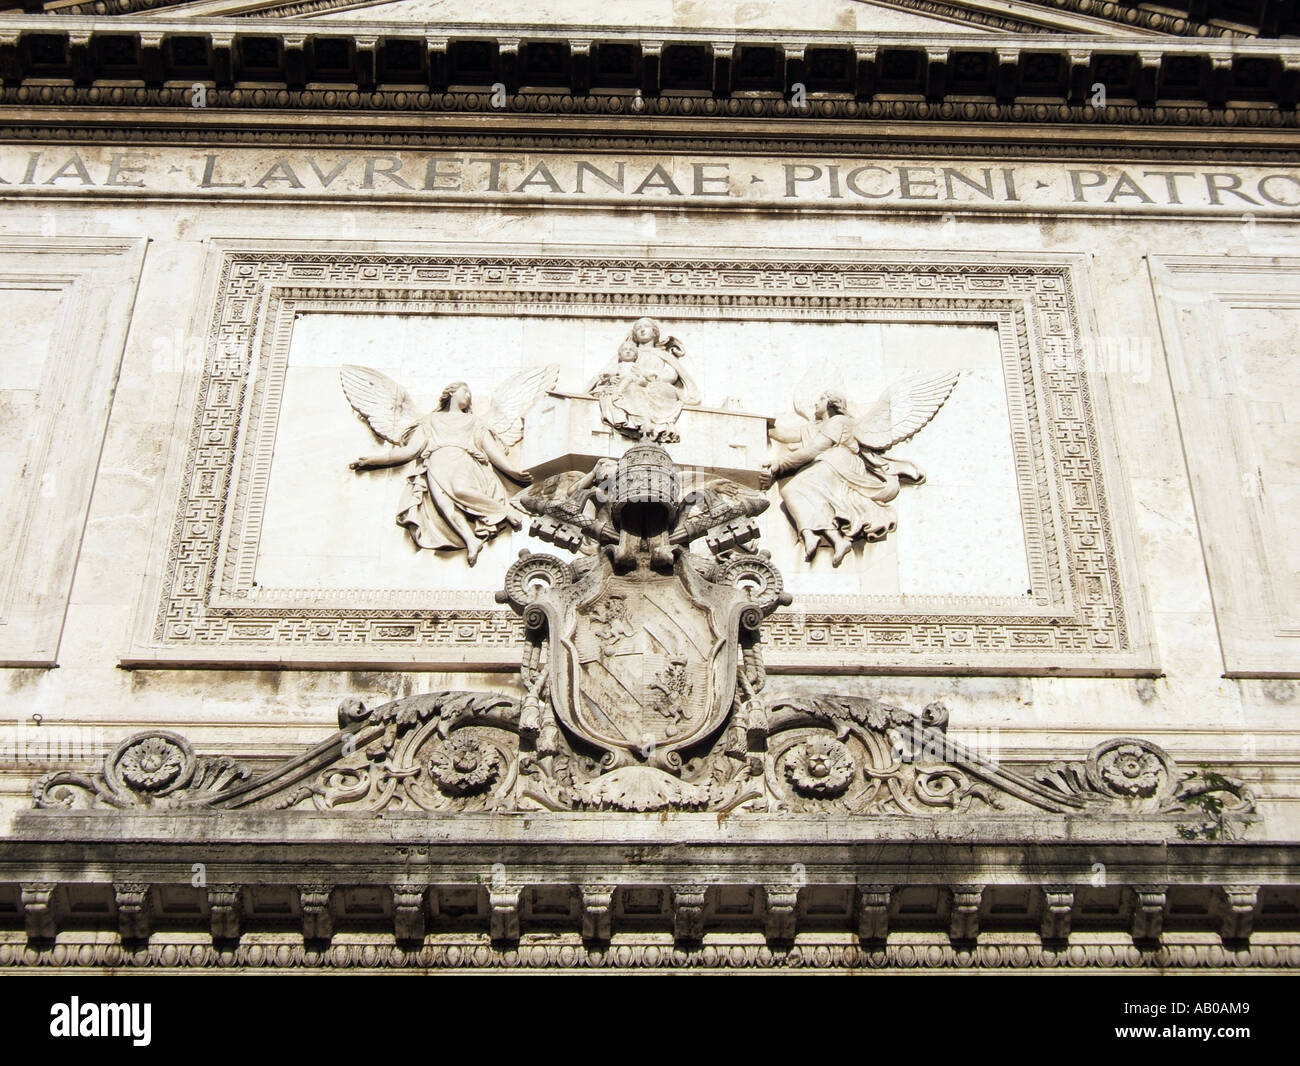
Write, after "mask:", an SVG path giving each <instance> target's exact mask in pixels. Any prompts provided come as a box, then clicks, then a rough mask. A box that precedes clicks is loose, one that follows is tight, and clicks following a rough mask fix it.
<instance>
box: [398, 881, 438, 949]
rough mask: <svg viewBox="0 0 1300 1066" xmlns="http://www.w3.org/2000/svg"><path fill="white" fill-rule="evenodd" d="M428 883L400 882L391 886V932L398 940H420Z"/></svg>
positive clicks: (423, 923)
mask: <svg viewBox="0 0 1300 1066" xmlns="http://www.w3.org/2000/svg"><path fill="white" fill-rule="evenodd" d="M428 891H429V886H428V885H421V884H400V885H394V886H393V934H394V935H395V936H396V937H397V939H398V940H399V941H403V942H422V941H423V940H424V933H425V927H426V924H427V921H426V914H427V913H428V906H427V903H426V899H425V897H426V895H427V893H428Z"/></svg>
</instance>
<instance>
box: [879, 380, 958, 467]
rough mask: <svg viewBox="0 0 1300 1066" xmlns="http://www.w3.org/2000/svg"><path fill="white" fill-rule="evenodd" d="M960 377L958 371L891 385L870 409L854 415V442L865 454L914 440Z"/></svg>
mask: <svg viewBox="0 0 1300 1066" xmlns="http://www.w3.org/2000/svg"><path fill="white" fill-rule="evenodd" d="M960 376H961V372H960V371H953V372H952V373H951V374H937V375H935V376H933V377H920V376H913V377H906V378H903V379H902V380H901V381H897V382H895V383H894V384H893V385H891V386H890V387H889V388H888V389H887V390H886V391H885V394H884V395H883V396H881V397H880V399H878V400H877V401H876V402H875V403H874V404H873V405H872V406H871V408H870V409H868V410H867V411H865V412H863V413H862V414H856V413H855V415H854V419H853V423H854V432H855V434H856V435H857V438H858V443H859V444H861V445H862V446H863V447H864V448H866V449H868V450H869V451H873V452H884V451H888V450H889V449H890V448H892V447H893V446H894V445H895V444H902V443H903V441H905V440H907V439H909V438H910V437H914V436H915V435H916V434H917V433H919V432H920V431H921V430H922V429H923V428H924V427H925V426H926V425H927V424H928V423H929V421H930V419H932V418H933V417H934V416H935V415H936V414H938V413H939V408H940V407H942V406H943V405H944V402H945V401H946V400H947V399H948V395H949V393H951V392H952V390H953V389H954V388H955V387H956V385H957V379H958V378H959V377H960Z"/></svg>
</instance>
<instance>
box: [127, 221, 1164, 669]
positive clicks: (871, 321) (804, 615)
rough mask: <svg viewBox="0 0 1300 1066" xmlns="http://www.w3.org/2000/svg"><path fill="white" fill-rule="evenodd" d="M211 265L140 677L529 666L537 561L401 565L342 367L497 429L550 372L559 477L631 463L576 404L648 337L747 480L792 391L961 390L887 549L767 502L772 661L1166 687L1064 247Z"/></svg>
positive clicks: (370, 439)
mask: <svg viewBox="0 0 1300 1066" xmlns="http://www.w3.org/2000/svg"><path fill="white" fill-rule="evenodd" d="M217 254H218V255H219V256H220V262H219V264H218V267H217V269H216V270H215V272H214V276H215V277H216V279H217V280H216V290H217V291H216V292H215V293H214V294H213V298H214V316H213V322H212V331H211V337H210V346H209V353H208V366H207V370H206V371H205V373H204V375H203V379H202V381H201V382H199V384H198V394H197V396H196V411H195V423H194V428H193V431H192V432H191V433H190V434H189V437H188V439H189V442H190V444H189V454H188V455H187V457H186V463H185V473H184V481H183V484H182V485H181V489H180V492H181V499H180V502H179V508H178V512H177V515H176V519H175V523H174V526H173V533H172V538H171V549H170V551H169V552H168V558H167V559H166V560H165V561H163V563H162V564H161V566H160V570H161V571H162V584H161V587H160V588H159V589H158V590H157V598H156V603H157V610H156V612H155V613H154V614H153V616H152V618H151V619H150V624H149V626H148V629H147V631H146V632H142V633H141V634H140V638H139V640H138V642H137V647H136V649H135V650H134V651H133V653H132V656H131V659H132V661H133V662H138V663H165V662H177V663H193V662H222V663H226V662H242V661H247V662H250V663H258V662H266V661H275V662H284V663H292V664H300V665H311V664H313V663H316V662H321V663H324V662H331V663H338V662H340V661H342V662H344V663H356V664H371V665H381V664H387V665H404V666H417V667H418V666H420V665H424V664H427V665H429V666H430V667H437V668H446V667H447V666H449V665H455V664H458V663H465V664H470V665H474V666H482V667H488V668H493V667H496V666H501V667H507V668H508V667H509V666H511V665H513V663H514V662H516V661H517V659H516V655H517V651H516V648H517V645H518V640H519V635H518V632H517V631H516V629H515V625H514V622H513V620H512V619H511V618H510V617H509V616H507V615H506V614H505V613H504V612H503V611H501V610H500V609H498V608H496V606H495V604H494V602H493V600H492V593H493V591H495V589H496V588H498V587H499V583H500V575H501V574H502V573H503V571H504V569H505V567H506V566H508V565H509V563H510V562H511V561H512V560H513V559H514V558H515V557H516V555H517V553H518V552H519V550H520V549H521V548H529V549H531V550H543V549H544V548H545V545H543V544H542V543H541V542H539V541H536V540H534V539H533V538H531V537H529V536H528V535H527V531H526V529H525V530H524V531H521V532H513V531H510V530H508V529H505V528H504V527H503V531H502V532H501V533H500V535H496V536H493V537H492V538H491V539H490V540H488V541H487V542H486V543H485V545H484V547H483V550H482V552H481V554H480V555H479V557H478V559H477V561H476V564H475V565H474V566H472V567H471V566H468V565H467V564H466V558H465V553H464V552H463V551H461V552H455V551H446V552H444V551H422V550H419V549H418V548H416V547H415V545H414V543H412V541H411V539H410V538H409V537H408V536H407V535H406V532H405V531H404V530H403V529H402V527H401V526H399V525H398V524H397V523H396V522H395V521H394V519H395V517H396V515H397V513H398V512H399V510H400V509H401V508H400V505H401V501H402V498H403V493H404V491H405V486H406V482H407V478H408V476H409V475H410V474H411V467H410V466H406V467H403V466H395V467H390V468H387V469H384V470H364V471H355V470H352V469H349V463H350V462H351V461H353V460H354V459H355V458H356V457H357V456H359V455H361V454H362V453H365V452H373V451H374V450H375V447H376V440H375V437H374V435H372V434H371V432H370V430H369V428H368V426H367V425H366V424H365V423H364V422H362V421H361V420H360V419H358V417H357V415H356V414H355V413H354V411H353V410H352V407H351V406H349V403H348V400H347V399H346V398H345V396H344V394H343V391H342V389H341V388H340V381H339V375H340V369H341V368H342V367H343V366H345V365H360V366H363V367H368V368H372V369H373V370H374V371H378V372H379V373H380V374H382V375H383V376H384V377H385V378H386V379H389V380H391V381H393V382H400V383H401V386H402V387H404V388H405V389H406V390H409V393H410V394H411V398H412V403H414V404H415V405H416V406H421V405H422V409H424V410H428V409H430V408H431V407H432V406H433V405H434V404H435V403H436V401H437V400H438V397H439V394H440V392H441V391H442V390H443V389H444V386H446V385H447V384H448V383H450V382H453V381H464V382H466V383H467V385H468V387H469V389H470V391H471V392H472V393H473V396H474V397H475V399H474V404H475V405H476V408H475V409H476V410H482V407H483V405H487V404H489V403H490V402H491V399H490V398H491V396H492V395H493V390H494V389H496V388H498V387H500V384H501V382H502V381H503V380H506V379H508V378H509V376H510V375H512V374H514V373H516V372H518V371H519V370H521V369H522V368H527V367H539V366H547V365H551V366H555V367H556V368H558V373H557V376H556V378H555V381H554V385H553V387H552V388H551V389H550V390H549V391H548V393H547V395H546V396H545V397H543V398H542V399H541V400H539V401H538V402H537V403H536V404H534V405H533V407H532V408H530V414H529V415H526V416H525V418H524V426H525V429H524V438H525V439H524V440H523V441H522V442H521V443H520V445H519V446H518V448H517V449H516V454H517V457H518V458H519V459H520V460H521V462H520V465H524V466H528V467H529V468H530V469H534V470H538V471H539V472H540V471H546V472H550V471H552V470H554V469H560V468H562V467H563V465H564V462H566V461H569V462H570V465H575V464H576V465H581V463H582V462H586V461H587V460H585V459H582V456H591V455H603V454H615V455H616V454H618V451H619V450H620V449H621V447H623V446H625V445H626V443H627V442H626V441H621V438H618V437H617V435H616V434H613V433H612V432H610V431H609V429H608V427H606V426H602V425H601V424H600V421H599V418H598V417H597V418H594V419H590V418H589V419H588V420H589V421H591V422H592V424H591V425H590V426H587V425H586V424H585V423H581V424H579V423H580V422H581V419H580V418H579V416H578V413H580V412H582V411H586V410H587V409H588V407H590V408H594V407H595V404H594V403H593V402H592V401H591V400H585V399H582V398H581V397H582V395H583V394H584V392H585V390H586V387H587V384H588V383H589V382H590V381H591V380H592V377H593V375H596V374H598V373H599V372H600V371H601V369H602V367H605V366H606V365H607V364H609V363H610V362H611V359H612V358H613V357H614V355H615V352H616V351H617V349H618V348H619V345H620V342H621V341H623V340H624V338H625V337H626V335H627V333H628V330H629V327H630V325H631V323H632V322H633V321H634V320H635V319H637V318H639V317H641V316H652V317H654V318H655V319H657V320H658V321H659V322H661V323H662V325H663V329H664V330H665V331H668V332H671V334H672V335H674V336H675V337H676V338H678V339H679V340H680V343H681V346H682V349H683V351H684V355H683V356H682V360H683V361H682V365H683V366H685V367H689V370H690V373H691V375H692V376H693V377H694V380H695V382H696V384H697V385H698V389H699V393H700V396H701V399H700V402H699V404H698V405H695V406H693V407H688V408H687V409H686V410H685V411H683V413H682V417H681V424H680V426H679V429H680V431H681V438H682V439H681V441H680V442H679V443H672V444H669V445H668V447H669V450H670V452H672V453H673V455H674V458H675V459H676V460H677V461H678V462H679V463H680V464H682V465H683V466H690V465H691V464H698V465H699V466H700V467H701V468H713V469H724V468H725V469H727V470H728V471H729V473H730V476H734V477H736V478H737V479H738V480H742V481H749V483H751V484H755V483H757V479H758V476H759V470H760V467H761V465H762V464H763V463H764V462H769V461H770V459H771V454H770V453H769V454H767V455H763V454H761V453H763V452H764V448H765V439H764V438H765V436H766V430H767V427H770V426H772V425H773V424H779V423H780V420H781V419H783V418H785V419H788V418H789V417H791V416H792V415H793V405H794V401H795V398H796V397H798V396H800V395H803V396H808V395H812V394H813V393H815V392H819V391H824V390H828V389H829V390H834V391H837V392H840V393H843V394H844V395H845V396H846V397H848V398H849V400H850V402H851V403H853V404H856V405H859V406H861V407H868V406H870V405H871V403H872V402H873V401H874V400H876V399H877V397H878V396H880V395H881V394H882V393H883V392H884V391H885V390H886V389H887V388H888V387H889V386H890V385H892V384H895V383H896V382H898V381H900V380H904V379H907V378H908V377H909V375H911V376H915V375H918V374H922V375H936V374H945V373H953V372H955V373H957V374H958V380H957V385H956V386H955V388H953V390H952V392H951V395H950V396H949V397H948V399H947V401H946V402H945V403H944V404H943V406H942V409H941V410H939V411H938V413H937V414H935V415H934V416H933V419H932V421H931V422H930V423H929V424H928V425H926V426H925V428H924V429H923V430H922V431H921V432H919V433H917V434H916V435H915V436H914V437H912V438H911V439H910V440H908V441H907V442H906V443H904V444H900V445H899V446H898V447H897V449H896V451H895V452H892V453H891V454H893V455H896V456H897V457H901V458H902V459H904V460H907V461H910V462H912V463H915V464H916V466H917V467H919V468H920V469H922V470H923V471H924V473H925V481H924V483H923V484H920V485H906V486H905V487H904V488H903V489H902V491H901V492H900V493H899V497H898V500H897V503H896V516H897V529H896V531H894V532H892V533H891V534H890V535H888V536H886V537H884V538H883V539H881V540H878V541H874V542H866V541H862V540H859V541H857V542H856V543H855V544H854V547H853V551H852V553H851V554H849V555H847V556H845V557H844V558H843V559H842V562H841V565H838V566H836V565H833V562H832V559H831V553H830V552H829V551H821V552H818V553H816V554H815V556H814V557H813V559H812V560H811V561H808V560H806V559H805V558H804V552H803V551H802V550H801V546H800V543H799V538H798V536H797V533H796V530H795V528H794V525H793V524H792V522H791V516H790V515H789V513H788V511H787V509H785V508H783V507H782V505H781V497H780V495H779V492H778V489H777V488H776V487H773V488H772V489H771V490H770V496H771V499H772V501H773V504H772V506H770V507H769V509H768V511H767V512H766V514H764V515H763V516H762V518H761V520H760V525H761V526H762V532H763V539H762V543H763V545H764V547H766V548H767V549H768V550H770V551H771V552H772V553H773V560H774V562H776V563H777V565H779V566H780V567H781V569H782V571H783V573H784V574H785V576H786V582H787V587H788V588H789V589H790V590H791V591H792V592H793V593H794V594H795V597H796V604H795V606H794V607H793V608H791V609H790V610H789V611H786V612H782V614H780V615H778V616H777V617H775V618H773V620H772V621H771V622H770V623H769V635H768V640H769V642H770V644H771V647H770V649H769V653H768V662H769V665H770V667H771V668H773V669H778V670H780V669H803V668H809V669H834V670H854V669H868V668H871V669H886V670H887V669H894V670H907V671H911V670H919V671H925V670H927V669H951V668H954V667H962V668H968V669H977V670H978V669H987V670H989V671H990V672H993V671H999V672H1005V671H1007V670H1026V671H1029V672H1039V671H1053V672H1055V671H1060V670H1066V671H1074V672H1081V673H1093V672H1117V671H1118V672H1126V671H1130V670H1135V669H1143V668H1147V669H1149V667H1150V663H1149V649H1148V648H1146V646H1145V644H1144V637H1143V633H1144V628H1143V622H1142V609H1141V605H1140V602H1139V601H1140V596H1139V595H1137V594H1136V586H1135V585H1134V584H1133V582H1132V578H1131V576H1129V571H1128V569H1127V568H1128V566H1129V565H1130V563H1129V561H1128V560H1129V555H1128V554H1127V553H1126V550H1125V549H1124V548H1123V542H1124V538H1125V537H1126V535H1127V533H1126V524H1125V522H1126V520H1124V519H1123V518H1122V516H1123V514H1124V513H1125V512H1124V504H1123V499H1122V493H1121V495H1120V496H1119V497H1118V498H1117V497H1116V495H1115V493H1116V492H1117V491H1118V490H1119V484H1118V482H1117V480H1114V479H1113V475H1112V474H1110V473H1109V463H1110V461H1111V460H1110V458H1109V457H1108V455H1107V448H1108V447H1109V438H1108V430H1107V423H1106V414H1105V400H1104V396H1103V395H1100V394H1099V393H1098V389H1099V388H1100V383H1099V382H1097V381H1092V380H1089V377H1088V375H1087V373H1086V371H1085V370H1083V369H1080V368H1079V367H1077V366H1075V365H1074V363H1072V362H1071V361H1070V360H1069V359H1068V358H1065V357H1063V354H1062V353H1067V352H1069V351H1072V350H1077V348H1078V346H1079V345H1080V344H1081V341H1080V337H1081V335H1082V332H1083V331H1085V330H1086V329H1087V324H1086V322H1087V308H1086V304H1085V302H1084V300H1083V298H1082V297H1081V295H1080V293H1081V291H1082V290H1085V289H1086V285H1085V284H1083V283H1082V280H1081V279H1082V277H1083V276H1082V274H1081V271H1082V266H1081V261H1080V260H1078V259H1076V258H1074V257H1070V256H1040V257H1030V258H1026V257H1025V256H1022V255H1006V256H989V257H986V258H984V259H981V260H980V261H978V262H976V261H971V262H960V261H958V262H953V261H952V260H951V259H948V260H946V261H944V262H939V261H934V260H930V259H927V258H925V257H923V256H918V257H906V256H904V257H900V256H898V255H896V254H891V255H890V256H888V257H880V258H873V257H871V256H869V255H865V254H864V255H858V256H847V255H843V253H837V254H838V255H839V256H840V257H839V258H835V257H832V258H831V259H830V261H822V259H821V257H820V256H819V257H818V261H816V262H813V261H808V260H807V259H802V258H799V257H797V256H796V255H795V254H794V253H790V254H789V256H788V257H781V256H779V255H776V254H769V255H768V256H765V257H762V258H755V257H754V256H753V254H752V252H749V253H725V254H724V253H718V254H716V255H713V256H707V257H706V256H692V257H689V258H682V257H680V256H672V257H667V256H665V257H661V258H656V257H655V256H654V253H653V252H652V253H650V254H649V255H648V256H647V255H646V254H645V253H644V252H642V253H641V254H637V255H631V254H630V255H627V256H620V255H609V254H606V255H602V256H594V255H591V254H579V253H575V254H573V255H564V256H550V257H539V256H536V255H534V254H528V253H527V252H524V251H522V250H520V251H518V252H511V253H509V254H501V255H493V256H484V255H482V254H481V253H478V254H475V253H474V252H473V251H468V250H467V251H466V252H464V253H463V254H462V253H459V252H458V251H457V252H452V253H450V254H448V253H447V252H445V251H431V252H428V253H427V254H425V253H418V254H417V253H415V252H413V251H412V250H411V249H409V248H403V249H400V254H396V250H395V253H394V254H387V255H385V254H374V253H360V252H350V251H348V250H346V249H345V248H343V247H331V246H328V245H323V246H319V247H316V248H313V250H311V251H310V252H306V251H302V250H301V249H298V250H295V251H292V252H286V251H277V250H275V249H270V248H262V247H251V246H248V245H246V244H236V243H234V242H226V244H225V245H224V246H222V247H220V248H219V250H218V252H217ZM584 404H585V405H588V407H584ZM557 411H558V412H560V413H561V414H563V415H564V418H565V419H567V421H564V419H560V420H559V421H557V419H558V418H559V415H558V414H557V413H556V412H557ZM530 418H531V420H532V421H531V422H530ZM548 419H550V421H548ZM561 421H563V425H561V424H560V423H561ZM602 434H604V438H602ZM756 434H757V436H756V437H755V435H756ZM587 438H590V439H587ZM620 441H621V443H620ZM547 448H550V449H551V452H553V453H554V455H555V456H559V457H560V458H555V459H554V460H553V461H551V460H548V462H550V465H549V466H548V465H547V462H542V463H540V464H539V463H538V462H537V459H538V458H539V457H542V458H545V457H546V456H547V455H549V454H550V453H548V452H547V451H546V449H547ZM601 449H604V451H602V450H601ZM705 452H708V454H707V455H705V454H704V453H705ZM565 456H567V457H569V458H568V459H565V458H564V457H565ZM574 457H577V458H574ZM576 465H575V469H576ZM588 468H589V467H588ZM501 483H502V490H503V491H505V492H515V491H518V489H519V485H518V484H515V483H512V482H510V481H509V480H508V479H506V478H502V479H501ZM1117 516H1119V517H1120V521H1119V522H1118V525H1117Z"/></svg>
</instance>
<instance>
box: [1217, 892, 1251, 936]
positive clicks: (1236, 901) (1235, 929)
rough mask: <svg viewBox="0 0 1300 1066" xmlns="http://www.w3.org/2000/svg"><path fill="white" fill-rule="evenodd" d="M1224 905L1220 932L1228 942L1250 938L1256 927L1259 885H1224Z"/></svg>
mask: <svg viewBox="0 0 1300 1066" xmlns="http://www.w3.org/2000/svg"><path fill="white" fill-rule="evenodd" d="M1223 897H1224V907H1223V910H1222V913H1221V919H1220V923H1219V933H1220V935H1221V936H1222V937H1223V939H1224V940H1225V941H1227V942H1244V941H1247V940H1249V939H1250V934H1251V933H1252V932H1253V931H1254V928H1255V907H1256V906H1257V905H1258V903H1259V886H1258V885H1224V886H1223Z"/></svg>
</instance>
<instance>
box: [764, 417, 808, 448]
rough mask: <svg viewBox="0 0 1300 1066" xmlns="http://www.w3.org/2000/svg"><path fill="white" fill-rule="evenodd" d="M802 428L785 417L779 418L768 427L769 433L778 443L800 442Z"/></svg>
mask: <svg viewBox="0 0 1300 1066" xmlns="http://www.w3.org/2000/svg"><path fill="white" fill-rule="evenodd" d="M801 428H802V427H801V426H798V425H791V424H790V423H789V421H788V420H786V419H784V418H778V419H777V420H776V421H775V422H773V423H772V425H771V426H770V427H768V431H767V435H768V437H770V438H771V439H772V440H774V441H776V442H777V443H778V444H798V443H799V438H800V436H801V434H800V432H799V430H800V429H801Z"/></svg>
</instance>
